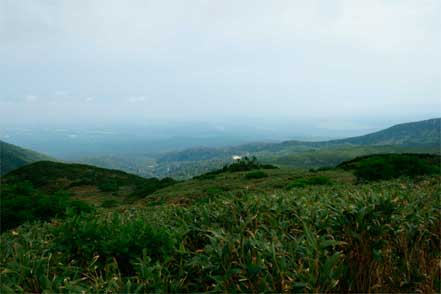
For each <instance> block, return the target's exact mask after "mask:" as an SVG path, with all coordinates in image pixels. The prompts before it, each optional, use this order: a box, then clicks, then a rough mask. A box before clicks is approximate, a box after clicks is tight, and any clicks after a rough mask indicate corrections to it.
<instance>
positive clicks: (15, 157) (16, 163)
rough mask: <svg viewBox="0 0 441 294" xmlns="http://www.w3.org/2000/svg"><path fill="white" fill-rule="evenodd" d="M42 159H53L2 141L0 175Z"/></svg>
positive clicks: (0, 144)
mask: <svg viewBox="0 0 441 294" xmlns="http://www.w3.org/2000/svg"><path fill="white" fill-rule="evenodd" d="M40 160H51V158H50V157H49V156H46V155H44V154H41V153H37V152H35V151H32V150H28V149H24V148H21V147H18V146H15V145H12V144H9V143H6V142H3V141H0V176H2V175H5V174H7V173H8V172H10V171H12V170H14V169H17V168H19V167H21V166H24V165H27V164H30V163H33V162H36V161H40Z"/></svg>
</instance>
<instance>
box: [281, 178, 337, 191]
mask: <svg viewBox="0 0 441 294" xmlns="http://www.w3.org/2000/svg"><path fill="white" fill-rule="evenodd" d="M331 184H332V181H331V180H330V179H329V178H327V177H325V176H314V177H309V178H298V179H296V180H294V181H293V182H291V183H290V184H288V186H287V189H292V188H304V187H306V186H316V185H331Z"/></svg>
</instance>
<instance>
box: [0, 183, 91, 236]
mask: <svg viewBox="0 0 441 294" xmlns="http://www.w3.org/2000/svg"><path fill="white" fill-rule="evenodd" d="M1 193H2V195H1V205H0V211H1V215H0V216H1V221H0V231H1V232H4V231H6V230H9V229H12V228H15V227H17V226H19V225H21V224H23V223H25V222H34V221H48V220H50V219H52V218H54V217H58V218H62V217H64V216H66V214H67V213H68V211H70V212H72V213H80V212H91V211H93V207H92V206H90V205H88V204H87V203H86V202H84V201H80V200H75V199H71V198H70V197H69V195H68V194H66V193H61V192H58V193H54V194H52V195H47V194H44V193H41V192H40V191H38V190H36V189H34V187H33V186H32V184H30V183H26V182H22V183H19V184H13V185H2V187H1Z"/></svg>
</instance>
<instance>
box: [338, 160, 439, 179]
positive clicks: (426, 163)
mask: <svg viewBox="0 0 441 294" xmlns="http://www.w3.org/2000/svg"><path fill="white" fill-rule="evenodd" d="M338 167H339V168H343V169H346V170H353V171H354V174H355V175H356V176H357V178H358V180H359V181H378V180H389V179H394V178H398V177H402V176H407V177H415V176H421V175H433V174H441V156H439V155H434V154H376V155H369V156H363V157H358V158H355V159H353V160H350V161H346V162H343V163H341V164H340V165H338Z"/></svg>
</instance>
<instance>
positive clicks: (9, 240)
mask: <svg viewBox="0 0 441 294" xmlns="http://www.w3.org/2000/svg"><path fill="white" fill-rule="evenodd" d="M439 180H440V178H439V177H426V178H424V180H423V181H419V182H415V181H412V180H404V179H401V180H392V181H386V182H381V183H373V184H372V183H371V184H362V185H333V186H311V187H307V188H304V189H294V190H290V191H284V192H275V193H266V194H247V193H237V194H231V195H228V194H225V195H224V196H222V197H219V198H210V199H208V200H207V201H206V202H204V203H196V204H194V205H192V206H190V207H174V206H158V207H147V208H145V209H125V210H120V211H115V212H111V213H107V212H106V213H105V212H101V213H100V212H98V213H97V214H90V215H82V216H71V217H68V218H67V219H66V220H63V221H57V220H55V221H53V222H52V223H50V224H38V223H37V224H32V225H31V224H25V225H23V226H21V227H20V228H18V229H17V230H15V231H9V232H7V233H4V234H2V236H1V238H2V240H1V241H2V243H1V244H2V246H1V257H0V261H1V268H2V271H1V281H2V282H1V286H2V292H3V291H5V293H6V292H7V291H17V292H43V291H46V292H81V291H85V292H97V291H99V292H107V293H110V292H130V293H139V292H152V291H166V292H205V291H214V292H219V291H222V292H238V291H239V292H342V291H344V292H347V291H350V292H419V291H420V292H436V291H438V292H439V291H440V290H441V289H440V288H439V285H440V268H439V262H440V258H441V254H440V242H441V239H440V238H441V236H440V227H441V221H440V212H441V204H440V192H441V191H440V182H439Z"/></svg>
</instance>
